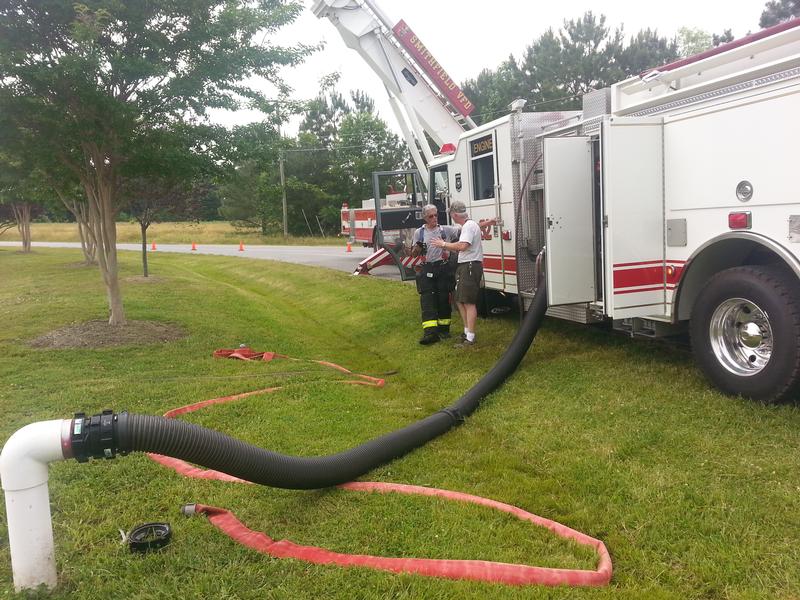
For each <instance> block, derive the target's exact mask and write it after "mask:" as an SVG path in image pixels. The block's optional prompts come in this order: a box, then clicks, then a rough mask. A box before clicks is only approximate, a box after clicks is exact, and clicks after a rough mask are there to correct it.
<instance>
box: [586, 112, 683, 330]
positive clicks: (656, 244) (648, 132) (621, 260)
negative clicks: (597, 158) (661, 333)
mask: <svg viewBox="0 0 800 600" xmlns="http://www.w3.org/2000/svg"><path fill="white" fill-rule="evenodd" d="M663 132H664V129H663V122H662V120H661V119H660V118H652V117H650V118H639V117H614V118H611V119H609V120H607V121H605V122H603V124H602V130H601V137H602V141H603V184H604V199H605V210H606V216H607V219H608V220H607V223H608V225H607V228H606V234H605V235H606V240H605V241H606V256H607V259H606V261H605V269H606V273H605V282H606V290H605V291H606V298H607V299H608V300H607V303H606V313H607V314H608V315H609V316H611V317H613V318H614V319H624V318H628V317H644V316H650V315H661V314H664V312H665V307H666V293H667V289H668V281H667V276H666V265H665V262H664V258H665V257H664V251H665V248H664V161H663Z"/></svg>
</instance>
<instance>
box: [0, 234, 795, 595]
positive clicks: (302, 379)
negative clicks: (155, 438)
mask: <svg viewBox="0 0 800 600" xmlns="http://www.w3.org/2000/svg"><path fill="white" fill-rule="evenodd" d="M80 260H81V256H80V253H79V252H77V251H72V250H69V251H56V250H37V251H36V252H34V253H33V254H30V255H23V254H19V253H17V252H16V251H15V250H14V249H12V248H0V281H2V286H0V319H2V323H3V327H2V331H1V332H0V352H2V357H3V358H2V360H0V381H2V384H3V385H2V386H0V411H2V415H3V417H4V418H3V421H2V423H1V424H0V440H5V439H6V438H7V437H8V436H9V435H10V434H11V433H12V432H13V431H15V430H16V429H18V428H19V427H21V426H23V425H25V424H27V423H30V422H33V421H38V420H45V419H55V418H69V417H70V416H71V415H72V414H73V413H74V412H76V411H86V412H89V413H96V412H99V411H101V410H102V409H104V408H113V409H115V410H117V411H119V410H125V409H127V410H130V411H131V412H136V413H145V414H162V413H164V412H165V411H166V410H168V409H170V408H173V407H176V406H181V405H184V404H189V403H193V402H197V401H200V400H204V399H208V398H214V397H218V396H223V395H229V394H235V393H239V392H245V391H249V390H254V389H260V388H266V387H269V386H274V385H281V386H283V388H282V389H281V390H280V391H278V392H275V393H272V394H267V395H259V396H252V397H250V398H247V399H245V400H241V401H239V402H236V403H232V404H224V405H217V406H213V407H209V408H207V409H204V410H203V411H199V412H196V413H192V414H190V415H187V416H186V419H187V420H189V421H191V422H194V423H198V424H201V425H204V426H207V427H211V428H214V429H217V430H220V431H223V432H226V433H228V434H230V435H233V436H236V437H238V438H241V439H243V440H246V441H248V442H251V443H254V444H257V445H259V446H262V447H265V448H269V449H271V450H275V451H278V452H283V453H288V454H297V455H307V456H311V455H324V454H330V453H335V452H339V451H342V450H345V449H347V448H350V447H352V446H354V445H356V444H359V443H361V442H363V441H366V440H368V439H371V438H373V437H376V436H377V435H380V434H383V433H386V432H389V431H392V430H394V429H397V428H399V427H402V426H405V425H407V424H409V423H411V422H413V421H415V420H417V419H419V418H421V417H423V416H427V415H429V414H431V413H433V412H435V411H436V410H438V409H439V408H442V407H444V406H447V405H449V404H450V403H451V402H452V401H453V400H454V399H455V398H457V397H458V396H460V395H461V394H462V393H463V392H464V391H466V390H467V389H468V388H469V387H470V386H471V385H472V384H473V383H474V382H475V381H477V380H478V379H479V378H480V377H481V376H482V375H483V374H484V373H485V372H486V371H487V370H488V369H489V368H490V367H491V365H492V364H493V363H494V361H495V360H496V359H497V357H498V356H500V354H501V353H502V351H503V350H504V348H505V347H506V345H507V344H508V342H509V341H510V340H511V338H512V336H513V332H514V329H515V326H516V321H515V319H514V318H512V317H507V318H504V319H500V320H488V321H487V320H481V321H480V322H479V325H478V336H479V338H478V339H479V345H478V347H476V348H473V349H470V350H468V351H466V352H465V353H459V352H456V351H454V350H452V349H451V348H450V347H449V346H448V345H444V344H437V345H434V346H431V347H421V346H419V345H418V344H417V343H416V342H417V338H418V336H419V331H418V312H417V296H416V293H415V291H414V289H413V287H411V286H406V285H401V284H399V283H397V282H393V281H388V280H380V279H371V278H368V277H360V278H353V277H349V276H347V275H346V274H340V273H337V272H333V271H328V270H323V269H313V268H305V267H296V266H290V265H284V264H281V263H273V262H266V261H245V260H234V259H226V258H221V257H211V256H192V257H184V256H179V255H168V254H156V255H153V256H152V258H151V270H152V273H153V275H155V276H157V277H158V279H157V280H154V281H152V282H150V283H142V282H141V280H140V279H138V278H136V277H135V276H137V275H138V274H139V268H140V267H139V262H138V255H137V254H136V253H121V263H122V265H121V268H122V277H123V292H124V297H125V307H126V312H127V316H128V318H130V319H147V320H159V321H166V322H170V323H175V324H179V325H180V326H182V327H183V328H184V329H185V330H186V332H187V334H188V337H186V338H185V339H183V340H181V341H177V342H171V343H168V344H162V345H147V346H130V347H124V348H108V349H102V350H58V351H54V350H36V349H33V348H31V347H29V345H28V343H29V342H30V340H32V339H33V338H35V337H37V336H39V335H40V334H43V333H45V332H48V331H50V330H52V329H55V328H58V327H62V326H64V325H67V324H69V323H73V322H81V321H85V320H89V319H97V318H102V317H103V316H104V315H105V305H104V304H105V301H104V292H103V288H102V286H101V282H100V277H99V274H98V272H97V271H96V270H95V269H91V268H85V267H79V266H78V263H79V262H80ZM128 278H130V279H128ZM240 343H248V344H250V345H251V346H252V347H253V348H255V349H258V350H273V351H277V352H280V353H283V354H287V355H289V356H292V357H298V358H303V359H326V360H331V361H334V362H336V363H339V364H341V365H344V366H346V367H348V368H350V369H353V370H355V371H357V372H361V373H367V374H371V375H375V376H385V377H386V380H387V384H386V386H385V387H384V388H380V389H378V388H371V387H363V386H348V385H343V384H342V383H341V382H340V380H341V379H342V376H341V374H339V373H337V372H335V371H332V370H330V369H325V368H322V367H319V366H318V365H315V364H312V363H308V362H292V361H280V360H279V361H273V362H271V363H246V362H239V361H232V360H216V359H213V358H212V357H211V353H212V352H213V351H214V350H215V349H217V348H223V347H236V346H238V345H239V344H240ZM799 447H800V410H798V408H797V407H795V406H778V407H765V406H761V405H759V404H755V403H753V402H749V401H744V400H740V399H736V398H728V397H724V396H721V395H720V394H718V393H716V392H715V391H713V390H711V389H709V387H708V385H707V384H706V382H705V381H704V380H703V379H702V377H701V376H700V374H699V373H698V372H697V370H696V369H695V367H694V366H693V364H692V361H691V357H690V355H689V354H688V352H687V351H686V350H685V349H683V348H676V347H671V346H668V345H664V344H661V343H645V342H641V343H640V342H635V341H631V340H628V339H625V338H622V337H617V336H615V335H612V334H609V333H608V332H607V331H604V330H602V329H596V328H582V327H579V326H574V325H571V324H567V323H562V322H556V321H548V322H547V323H546V325H545V326H544V328H543V330H542V331H541V332H540V334H539V337H538V339H537V341H536V343H535V344H534V347H533V348H532V349H531V350H530V351H529V352H528V354H527V356H526V358H525V360H524V361H523V363H522V365H521V367H520V370H519V371H518V372H517V373H516V374H515V375H514V376H513V377H512V378H511V379H510V380H509V381H508V382H507V383H506V384H505V385H504V386H503V387H502V388H501V389H500V390H498V391H497V392H495V393H494V394H492V395H491V396H489V398H488V399H487V400H486V401H485V402H484V403H483V404H482V406H481V407H480V408H479V409H478V410H477V411H476V412H475V413H474V414H473V415H472V417H470V418H469V419H468V420H467V422H466V423H465V424H463V425H461V426H460V427H458V428H456V429H454V430H452V431H451V432H449V433H447V434H446V435H444V436H443V437H441V438H438V439H436V440H434V441H433V442H431V443H430V444H428V445H427V446H425V447H423V448H420V449H418V450H416V451H414V452H413V453H411V454H409V455H408V456H406V457H404V458H401V459H398V460H396V461H394V462H392V463H390V464H388V465H385V466H383V467H380V468H378V469H376V470H375V471H374V472H372V473H369V474H368V475H366V476H364V477H363V478H362V479H364V480H377V481H392V482H403V483H412V484H418V485H427V486H434V487H441V488H446V489H451V490H457V491H461V492H466V493H470V494H477V495H481V496H485V497H489V498H493V499H495V500H499V501H501V502H506V503H510V504H514V505H516V506H519V507H521V508H524V509H526V510H528V511H531V512H533V513H536V514H538V515H542V516H544V517H547V518H550V519H554V520H556V521H559V522H561V523H564V524H565V525H568V526H570V527H573V528H575V529H577V530H579V531H582V532H584V533H586V534H588V535H591V536H593V537H596V538H599V539H601V540H603V541H604V542H605V543H606V545H607V547H608V549H609V551H610V553H611V555H612V559H613V561H614V577H613V579H612V583H611V585H610V587H608V588H603V589H564V588H561V589H552V588H539V587H507V586H502V585H496V584H482V583H475V582H466V581H451V580H442V579H431V578H424V577H419V576H411V575H393V574H389V573H383V572H378V571H371V570H366V569H358V568H351V569H344V568H340V567H335V566H315V565H310V564H307V563H304V562H299V561H294V560H286V559H284V560H278V559H273V558H269V557H266V556H263V555H260V554H257V553H255V552H254V551H251V550H248V549H246V548H244V547H242V546H239V545H237V544H235V543H234V542H232V541H231V540H229V539H228V538H227V537H225V536H224V535H222V534H221V533H220V532H218V531H217V530H216V529H215V528H214V527H213V526H211V525H210V524H209V523H208V522H207V520H206V519H205V518H202V517H196V518H192V519H187V518H184V517H182V516H180V515H179V514H178V509H179V507H180V506H181V505H183V504H186V503H191V502H200V503H203V504H211V505H215V506H221V507H226V508H229V509H231V510H233V511H234V512H235V513H236V514H237V515H238V516H239V518H240V519H241V520H242V521H243V522H244V523H246V524H247V525H248V526H250V527H251V528H253V529H256V530H261V531H264V532H266V533H267V534H268V535H270V536H271V537H273V538H274V539H282V538H286V539H290V540H293V541H295V542H297V543H301V544H309V545H318V546H323V547H327V548H330V549H333V550H336V551H340V552H350V553H367V554H369V553H372V554H380V555H385V556H407V557H432V558H476V559H487V560H501V561H509V562H520V563H526V564H533V565H544V566H561V567H577V568H594V566H595V565H594V557H593V555H592V554H591V553H588V552H587V551H585V550H584V549H582V548H580V547H577V546H574V545H572V544H571V543H567V542H562V541H559V540H555V539H554V538H552V537H551V536H550V535H548V534H547V533H546V532H545V531H543V530H540V529H537V528H535V527H531V526H527V525H526V524H525V523H522V522H520V521H516V520H513V519H511V518H506V517H505V516H503V515H501V514H498V513H495V512H492V511H489V510H488V509H483V508H478V507H468V506H461V505H458V504H453V503H446V502H442V501H433V500H426V499H419V498H410V497H405V496H377V495H367V494H360V493H353V492H346V491H343V490H338V489H328V490H320V491H312V492H301V491H286V490H277V489H271V488H264V487H257V486H243V485H234V484H226V483H221V482H213V481H200V480H189V479H184V478H181V477H180V476H178V475H176V474H175V473H173V472H171V471H168V470H166V469H164V468H163V467H160V466H159V465H157V464H155V463H154V462H152V461H150V460H149V459H148V458H147V457H146V456H143V455H140V454H134V455H131V456H127V457H123V458H117V459H115V460H113V461H94V462H91V463H89V464H78V463H76V462H75V461H68V462H60V463H55V464H53V465H52V467H51V469H50V473H51V476H50V490H51V505H52V510H53V520H54V527H55V538H56V558H57V562H58V572H59V577H60V587H59V588H58V590H57V591H56V592H55V593H54V594H53V597H55V598H72V597H80V598H82V599H98V600H99V599H103V600H106V599H109V598H120V599H122V598H126V599H127V598H141V599H145V598H147V599H149V598H259V599H263V598H288V599H295V598H308V599H311V598H314V599H317V598H326V599H327V598H338V599H343V600H344V599H347V600H349V599H352V598H374V599H379V598H404V599H416V598H435V599H454V600H455V599H458V600H461V599H464V598H475V599H485V598H502V599H505V598H510V599H528V598H592V599H595V598H614V599H617V598H648V599H650V598H676V599H677V598H681V599H683V598H786V599H788V598H798V597H800V569H798V568H797V565H798V563H799V562H800V543H799V542H800V452H798V448H799ZM2 514H4V512H3V513H2ZM148 521H169V522H170V523H171V524H172V526H173V528H174V531H175V534H174V540H173V542H172V543H171V544H170V545H169V546H168V547H167V548H165V549H164V550H162V551H160V552H155V553H151V554H149V555H144V556H140V555H132V554H131V553H129V552H128V550H127V549H126V548H125V547H124V546H123V545H121V543H120V535H119V533H118V530H120V529H122V530H129V529H130V528H132V527H133V526H135V525H137V524H139V523H143V522H148ZM11 590H12V586H11V570H10V558H9V549H8V543H7V531H6V529H5V521H4V519H3V520H2V522H0V595H8V596H11V595H12V591H11ZM47 597H49V596H47Z"/></svg>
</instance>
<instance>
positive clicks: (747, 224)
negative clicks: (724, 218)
mask: <svg viewBox="0 0 800 600" xmlns="http://www.w3.org/2000/svg"><path fill="white" fill-rule="evenodd" d="M752 226H753V217H752V215H751V213H749V212H732V213H728V227H730V228H731V229H750V228H751V227H752Z"/></svg>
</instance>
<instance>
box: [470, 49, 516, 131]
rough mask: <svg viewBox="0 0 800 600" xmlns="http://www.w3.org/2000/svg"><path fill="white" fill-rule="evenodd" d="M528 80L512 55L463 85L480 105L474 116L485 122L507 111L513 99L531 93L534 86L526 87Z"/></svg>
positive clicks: (478, 120) (471, 98) (475, 102)
mask: <svg viewBox="0 0 800 600" xmlns="http://www.w3.org/2000/svg"><path fill="white" fill-rule="evenodd" d="M525 81H526V80H525V78H524V77H523V75H522V73H521V72H520V69H519V66H518V65H517V62H516V60H515V59H514V57H513V56H509V57H508V59H507V60H506V61H505V62H503V63H501V64H500V66H499V67H497V69H495V70H492V69H483V70H482V71H481V72H480V73H478V76H477V77H476V78H475V79H468V80H467V81H465V82H464V83H463V84H462V86H461V89H462V90H464V93H465V94H466V95H467V97H468V98H470V100H472V102H473V103H474V104H475V106H477V107H479V109H478V110H479V113H478V114H473V115H471V116H472V118H473V119H475V120H476V122H479V123H486V122H487V121H491V120H492V119H496V118H497V117H500V116H502V115H504V114H506V113H507V112H508V105H509V104H510V103H511V102H512V101H513V100H515V99H516V98H524V97H527V96H528V92H529V91H530V88H531V86H527V87H526V85H525Z"/></svg>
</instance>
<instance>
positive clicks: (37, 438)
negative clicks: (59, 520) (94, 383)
mask: <svg viewBox="0 0 800 600" xmlns="http://www.w3.org/2000/svg"><path fill="white" fill-rule="evenodd" d="M70 423H71V421H69V420H56V421H41V422H39V423H32V424H30V425H26V426H25V427H23V428H22V429H19V430H18V431H17V432H16V433H14V435H12V436H11V437H10V438H9V439H8V441H7V442H6V444H5V446H3V451H2V452H0V480H1V481H2V486H3V491H4V492H5V496H6V519H7V520H8V543H9V548H10V550H11V570H12V572H13V574H14V588H15V589H16V590H17V591H18V592H19V591H21V590H23V589H33V588H36V587H38V586H40V585H45V586H47V587H48V588H51V589H52V588H54V587H56V583H57V575H56V560H55V552H54V548H53V525H52V523H51V519H50V498H49V493H48V489H47V465H48V463H51V462H53V461H56V460H63V459H64V452H63V449H62V439H65V440H69V427H70Z"/></svg>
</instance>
